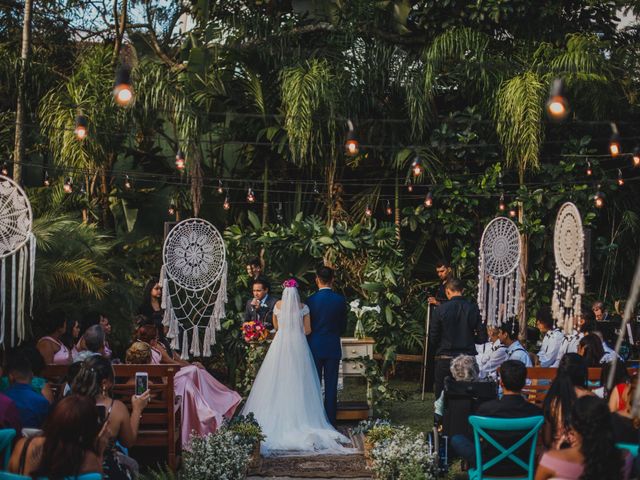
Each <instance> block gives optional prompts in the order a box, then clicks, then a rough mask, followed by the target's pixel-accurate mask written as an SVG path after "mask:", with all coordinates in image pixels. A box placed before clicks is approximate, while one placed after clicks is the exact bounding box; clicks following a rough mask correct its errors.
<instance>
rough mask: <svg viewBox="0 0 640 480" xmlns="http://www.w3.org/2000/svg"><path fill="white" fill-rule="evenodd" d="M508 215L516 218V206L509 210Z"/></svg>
mask: <svg viewBox="0 0 640 480" xmlns="http://www.w3.org/2000/svg"><path fill="white" fill-rule="evenodd" d="M509 216H510V217H511V218H516V217H517V216H518V207H513V208H512V209H510V210H509Z"/></svg>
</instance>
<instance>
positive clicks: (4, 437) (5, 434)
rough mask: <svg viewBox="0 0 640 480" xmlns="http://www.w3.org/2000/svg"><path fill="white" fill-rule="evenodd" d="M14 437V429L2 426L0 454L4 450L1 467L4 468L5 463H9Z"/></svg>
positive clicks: (0, 431)
mask: <svg viewBox="0 0 640 480" xmlns="http://www.w3.org/2000/svg"><path fill="white" fill-rule="evenodd" d="M15 437H16V431H15V430H14V429H13V428H3V429H2V430H0V455H1V454H2V452H4V458H3V459H2V467H3V468H6V467H7V465H9V459H10V458H11V446H12V444H13V439H14V438H15Z"/></svg>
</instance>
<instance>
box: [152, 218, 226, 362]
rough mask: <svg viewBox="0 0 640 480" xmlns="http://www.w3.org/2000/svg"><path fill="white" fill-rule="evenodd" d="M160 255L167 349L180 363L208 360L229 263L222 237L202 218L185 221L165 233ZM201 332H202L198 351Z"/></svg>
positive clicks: (223, 300)
mask: <svg viewBox="0 0 640 480" xmlns="http://www.w3.org/2000/svg"><path fill="white" fill-rule="evenodd" d="M162 257H163V265H162V270H161V272H160V281H161V282H162V287H163V290H162V308H164V309H165V314H164V319H163V322H162V323H163V324H164V325H165V326H168V327H169V331H168V333H167V337H168V338H170V339H171V348H174V349H176V350H180V356H181V358H182V359H184V360H186V359H188V358H189V354H191V355H193V356H196V357H198V356H203V357H209V356H211V345H213V344H215V343H216V330H220V319H222V318H223V317H224V316H225V303H226V302H227V262H226V259H225V257H226V250H225V246H224V241H223V239H222V236H221V235H220V232H218V230H217V229H216V228H215V227H214V226H213V225H211V224H210V223H209V222H207V221H206V220H202V219H199V218H191V219H188V220H184V221H182V222H180V223H178V224H177V225H176V226H174V227H173V228H172V229H171V231H170V232H169V235H167V238H166V239H165V241H164V247H163V250H162ZM200 329H203V330H204V338H203V340H202V348H200V345H201V342H200ZM180 335H182V342H181V341H180ZM189 337H191V342H189ZM189 343H191V347H189Z"/></svg>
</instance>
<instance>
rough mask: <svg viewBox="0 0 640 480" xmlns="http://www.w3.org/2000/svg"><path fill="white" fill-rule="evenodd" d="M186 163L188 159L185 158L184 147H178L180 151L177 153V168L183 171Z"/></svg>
mask: <svg viewBox="0 0 640 480" xmlns="http://www.w3.org/2000/svg"><path fill="white" fill-rule="evenodd" d="M186 164H187V161H186V160H185V158H184V152H183V151H182V149H178V153H176V168H177V169H178V170H180V171H181V172H182V171H183V170H184V167H185V166H186Z"/></svg>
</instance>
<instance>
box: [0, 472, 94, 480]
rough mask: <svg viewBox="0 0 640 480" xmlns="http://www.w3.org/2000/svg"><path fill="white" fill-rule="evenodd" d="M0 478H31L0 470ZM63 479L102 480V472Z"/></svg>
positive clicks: (8, 479)
mask: <svg viewBox="0 0 640 480" xmlns="http://www.w3.org/2000/svg"><path fill="white" fill-rule="evenodd" d="M0 480H31V477H26V476H24V475H18V474H17V473H9V472H0ZM38 480H47V479H46V478H45V477H41V478H39V479H38ZM64 480H102V474H100V473H83V474H82V475H78V476H77V477H74V476H71V477H64Z"/></svg>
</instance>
